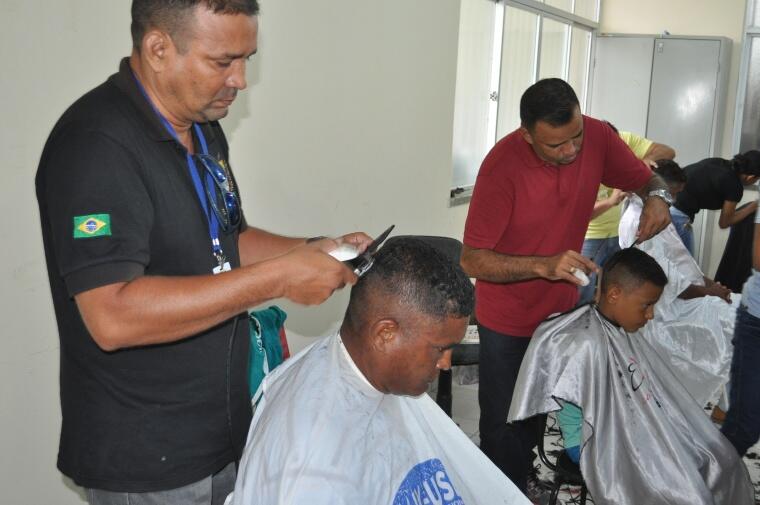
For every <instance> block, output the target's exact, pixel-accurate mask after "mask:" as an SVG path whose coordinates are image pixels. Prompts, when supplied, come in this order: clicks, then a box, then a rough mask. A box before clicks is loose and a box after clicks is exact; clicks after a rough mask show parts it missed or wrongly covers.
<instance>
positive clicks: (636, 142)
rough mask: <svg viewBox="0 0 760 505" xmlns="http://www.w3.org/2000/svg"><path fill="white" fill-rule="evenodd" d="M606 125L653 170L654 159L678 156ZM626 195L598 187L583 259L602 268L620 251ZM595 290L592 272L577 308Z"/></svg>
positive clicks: (610, 125)
mask: <svg viewBox="0 0 760 505" xmlns="http://www.w3.org/2000/svg"><path fill="white" fill-rule="evenodd" d="M606 123H607V124H608V125H609V127H610V128H612V129H613V130H614V131H615V133H617V134H618V135H619V136H620V138H621V139H623V142H625V143H626V144H627V145H628V147H630V148H631V151H633V154H635V155H636V157H637V158H638V159H640V160H642V161H644V162H645V163H646V164H647V165H649V166H650V167H656V166H657V164H656V163H655V160H664V159H668V160H672V159H673V158H675V157H676V152H675V150H674V149H673V148H672V147H670V146H667V145H665V144H659V143H657V142H653V141H651V140H649V139H647V138H644V137H641V136H639V135H636V134H635V133H631V132H621V131H618V129H617V128H615V126H614V125H613V124H612V123H610V122H609V121H606ZM625 196H626V194H625V193H624V192H622V191H620V190H619V189H613V188H608V187H607V186H605V185H603V184H602V185H600V186H599V192H598V193H597V195H596V203H595V204H594V211H593V212H592V213H591V222H590V223H589V224H588V229H587V230H586V237H585V239H584V240H583V248H582V249H581V254H582V255H583V256H585V257H587V258H589V259H591V260H593V261H594V263H596V264H597V265H599V266H602V265H604V262H605V261H607V258H609V257H610V256H612V255H613V254H615V252H617V251H619V250H620V245H619V244H618V225H619V224H620V202H622V201H623V199H624V198H625ZM595 288H596V273H594V272H592V273H591V274H590V275H589V283H588V285H586V286H581V287H580V288H578V289H579V290H580V299H579V300H578V305H582V304H584V303H588V302H590V301H591V300H593V299H594V289H595Z"/></svg>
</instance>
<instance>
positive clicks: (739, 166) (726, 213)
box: [670, 151, 760, 254]
mask: <svg viewBox="0 0 760 505" xmlns="http://www.w3.org/2000/svg"><path fill="white" fill-rule="evenodd" d="M684 172H686V187H685V188H684V190H683V191H681V192H680V193H679V194H678V197H677V198H676V203H675V204H674V205H673V206H672V207H671V208H670V214H671V217H672V218H673V225H674V226H675V227H676V230H677V231H678V235H679V236H680V237H681V240H682V241H683V243H684V245H685V246H686V248H687V249H688V250H689V252H690V253H692V254H694V234H693V232H692V230H691V223H693V222H694V216H696V214H697V212H699V211H700V210H702V209H710V210H718V209H720V218H719V220H718V226H720V227H721V228H728V227H729V226H732V225H734V224H736V223H738V222H739V221H741V220H742V219H744V218H745V217H747V216H749V215H750V214H752V213H753V212H755V210H756V209H757V202H752V203H750V204H749V205H745V206H743V207H742V208H740V209H738V210H737V209H736V205H737V204H738V203H739V201H740V200H741V199H742V196H743V194H744V186H746V185H749V184H754V183H756V182H757V180H758V178H759V177H760V151H747V152H746V153H744V154H737V155H736V156H734V158H733V159H731V160H724V159H722V158H707V159H704V160H702V161H698V162H697V163H693V164H691V165H689V166H686V167H684Z"/></svg>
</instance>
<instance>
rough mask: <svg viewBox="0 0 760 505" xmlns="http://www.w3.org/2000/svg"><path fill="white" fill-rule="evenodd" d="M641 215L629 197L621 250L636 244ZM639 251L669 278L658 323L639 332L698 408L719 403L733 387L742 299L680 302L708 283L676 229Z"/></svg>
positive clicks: (637, 200) (622, 222)
mask: <svg viewBox="0 0 760 505" xmlns="http://www.w3.org/2000/svg"><path fill="white" fill-rule="evenodd" d="M641 210H642V203H641V199H640V198H639V197H638V196H636V195H633V196H632V197H629V198H628V205H627V207H626V208H625V210H624V211H623V215H622V217H621V219H620V226H619V229H618V231H619V237H620V238H619V240H620V247H621V248H625V247H629V246H630V245H631V244H633V243H634V242H635V241H636V230H637V229H638V227H639V217H640V216H641ZM636 247H637V248H639V249H641V250H642V251H644V252H645V253H647V254H649V255H650V256H652V257H653V258H654V259H655V260H656V261H657V263H659V265H660V266H661V267H662V269H663V270H664V271H665V275H667V277H668V284H667V285H666V286H665V289H664V291H663V293H662V296H661V297H660V300H659V301H658V302H657V305H655V312H654V320H652V321H651V322H650V323H649V324H647V325H646V326H645V327H644V328H643V329H642V330H640V331H639V332H638V333H640V334H641V335H642V336H643V337H644V338H645V339H646V340H647V341H648V342H649V343H650V344H651V345H652V346H653V347H654V348H655V349H658V350H659V351H661V354H660V355H661V356H663V357H666V360H667V361H668V362H669V363H670V364H671V366H672V367H673V371H674V372H676V374H677V375H678V376H679V378H680V379H681V382H682V383H683V385H684V386H686V389H687V390H688V391H689V393H691V395H692V396H693V397H694V399H695V400H697V403H699V404H700V405H702V406H704V405H705V404H707V402H709V401H713V402H714V401H715V400H717V396H718V393H719V391H720V390H721V389H722V387H723V386H724V385H725V384H726V383H727V382H728V378H729V371H730V368H731V356H732V354H733V345H732V344H731V339H732V338H733V336H734V321H735V319H736V308H737V307H738V306H739V302H740V300H741V295H739V294H732V295H731V303H730V304H729V303H726V302H725V301H724V300H722V299H721V298H718V297H717V296H703V297H701V298H692V299H691V300H682V299H680V298H678V295H679V294H681V292H683V290H684V289H686V288H688V287H689V285H691V284H694V285H698V286H704V285H705V281H704V274H703V273H702V270H700V268H699V266H698V265H697V263H696V261H694V258H692V256H691V254H689V251H688V249H686V247H685V246H684V245H683V242H682V241H681V238H680V237H679V236H678V232H676V229H675V228H674V227H673V225H672V224H670V225H668V227H667V228H665V229H664V230H663V231H661V232H660V233H659V234H657V235H655V236H654V237H652V238H651V239H649V240H647V241H645V242H642V243H641V244H638V245H637V246H636Z"/></svg>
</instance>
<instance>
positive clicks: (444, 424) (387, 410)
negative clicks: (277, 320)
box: [228, 335, 530, 505]
mask: <svg viewBox="0 0 760 505" xmlns="http://www.w3.org/2000/svg"><path fill="white" fill-rule="evenodd" d="M258 396H260V401H259V404H258V406H257V408H256V411H255V413H254V416H253V421H252V422H251V428H250V431H249V433H248V442H247V444H246V448H245V452H244V453H243V458H242V460H241V462H240V467H239V470H238V478H237V482H236V484H235V491H234V494H233V495H232V498H231V503H232V504H234V505H296V504H304V505H306V504H308V505H320V504H338V505H340V504H346V505H348V504H351V505H354V504H362V505H444V504H445V505H449V504H452V505H476V504H478V505H479V504H489V505H498V504H510V505H529V504H530V502H529V501H528V499H527V498H526V497H525V496H523V495H522V494H521V493H520V491H519V490H518V489H517V488H516V487H515V486H514V484H512V482H511V481H510V480H508V479H507V478H506V477H505V476H504V474H502V473H501V472H500V471H499V470H498V469H497V468H496V466H494V465H493V464H492V463H491V462H490V460H488V459H487V458H486V456H484V455H483V453H481V452H480V449H478V448H477V447H476V446H475V445H474V444H473V443H472V442H471V441H470V440H469V439H468V438H467V436H466V435H465V434H464V433H463V432H462V431H461V430H460V429H459V428H458V427H457V425H456V424H454V422H453V421H451V419H449V418H448V416H446V414H445V413H444V412H443V411H442V410H441V409H440V408H439V407H438V405H436V404H435V402H433V400H432V399H431V398H430V397H429V396H428V395H426V394H423V395H421V396H419V397H407V396H395V395H389V394H383V393H380V392H379V391H377V390H376V389H374V388H373V387H372V386H371V385H370V383H369V382H368V381H367V380H366V379H365V378H364V376H363V375H361V372H359V370H358V368H357V367H356V365H355V364H354V362H353V361H352V360H351V358H350V356H349V354H348V353H347V352H346V350H345V347H344V346H343V344H342V342H341V340H340V336H339V335H334V336H331V337H328V338H325V339H322V340H320V341H318V342H316V343H315V344H313V345H311V346H309V347H308V348H307V349H305V350H304V351H303V352H301V353H300V354H299V355H297V356H296V357H294V358H292V359H290V360H288V361H286V362H285V363H283V364H282V365H281V366H279V367H278V368H277V369H275V370H274V371H273V372H272V374H270V375H269V376H267V377H266V378H265V380H264V382H263V383H262V386H261V388H260V389H259V392H258V393H257V397H258ZM228 501H229V498H228Z"/></svg>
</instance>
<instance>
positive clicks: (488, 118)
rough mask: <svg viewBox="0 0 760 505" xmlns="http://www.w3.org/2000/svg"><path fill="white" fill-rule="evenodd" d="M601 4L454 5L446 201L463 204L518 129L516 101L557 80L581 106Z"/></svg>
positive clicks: (584, 0) (518, 1)
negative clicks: (486, 164) (484, 166)
mask: <svg viewBox="0 0 760 505" xmlns="http://www.w3.org/2000/svg"><path fill="white" fill-rule="evenodd" d="M599 3H600V0H545V2H544V1H539V0H501V1H495V0H461V11H460V21H459V47H458V51H457V80H456V95H455V102H454V137H453V153H452V154H453V164H454V171H453V177H452V183H451V187H452V190H451V198H452V202H453V203H459V202H465V201H467V200H468V199H469V194H470V192H471V191H472V186H473V184H474V183H475V177H476V176H477V173H478V169H479V168H480V164H481V162H482V161H483V158H485V156H486V154H488V151H489V150H490V149H491V147H493V145H494V144H495V142H496V140H498V139H500V138H502V137H504V136H505V135H507V134H508V133H509V132H511V131H513V130H514V129H515V128H517V127H518V126H519V125H520V97H521V96H522V94H523V92H524V91H525V89H526V88H527V87H528V86H530V85H531V84H533V83H535V82H536V81H537V80H539V79H543V78H546V77H559V78H562V79H565V80H566V81H567V82H569V83H570V85H571V86H572V87H573V89H574V90H575V92H576V94H577V95H578V100H579V101H580V103H581V108H582V109H585V103H586V97H587V94H588V82H589V71H590V61H591V42H592V32H593V30H595V29H596V28H597V27H598V19H599Z"/></svg>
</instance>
